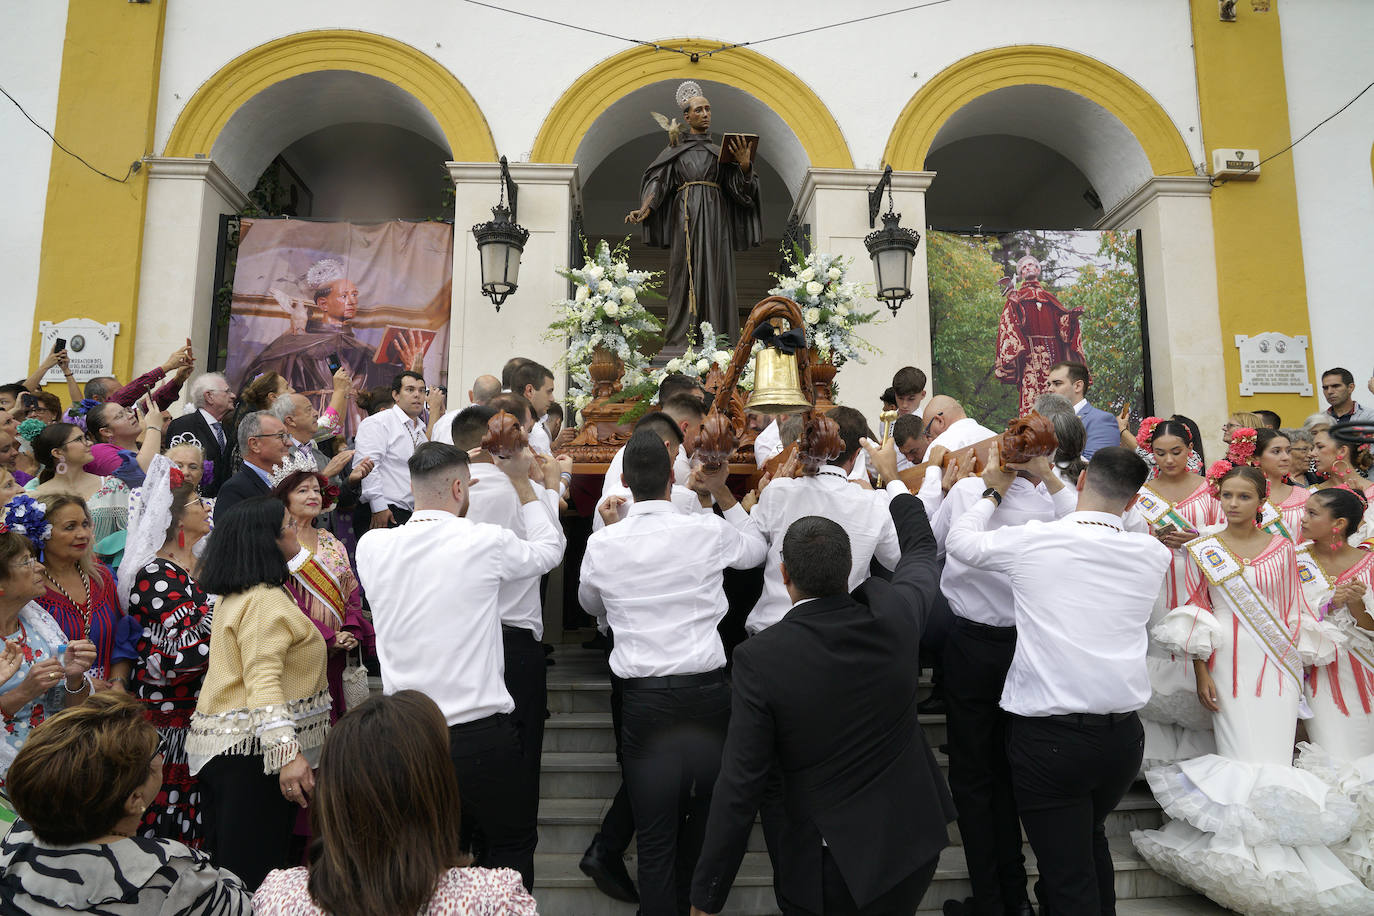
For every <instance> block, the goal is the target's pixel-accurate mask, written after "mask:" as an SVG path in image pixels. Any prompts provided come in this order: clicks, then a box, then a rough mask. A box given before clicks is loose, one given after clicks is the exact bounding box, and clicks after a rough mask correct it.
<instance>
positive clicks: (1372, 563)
mask: <svg viewBox="0 0 1374 916" xmlns="http://www.w3.org/2000/svg"><path fill="white" fill-rule="evenodd" d="M1306 549H1307V550H1308V551H1309V553H1311V554H1315V552H1316V548H1314V547H1310V546H1309V547H1307V548H1306ZM1308 570H1309V574H1308V575H1306V576H1304V577H1303V579H1304V581H1303V590H1304V592H1305V593H1306V596H1307V601H1308V604H1309V605H1310V606H1311V607H1312V608H1313V610H1314V611H1316V613H1317V615H1318V616H1320V617H1324V618H1325V620H1326V621H1327V623H1329V624H1331V625H1332V626H1333V627H1334V629H1335V634H1336V635H1335V636H1334V639H1335V641H1336V644H1337V647H1338V648H1337V653H1336V659H1335V661H1333V662H1331V663H1330V664H1328V665H1319V666H1316V667H1314V668H1312V669H1311V670H1310V671H1309V672H1308V676H1307V701H1308V704H1309V705H1310V706H1311V708H1312V718H1311V719H1309V720H1308V721H1307V735H1308V737H1309V738H1310V739H1311V742H1310V743H1303V744H1299V745H1298V766H1299V767H1301V768H1302V769H1304V770H1307V771H1308V772H1311V773H1313V774H1315V775H1317V776H1318V777H1320V778H1321V779H1322V780H1323V781H1324V782H1326V783H1327V784H1328V785H1330V786H1333V787H1334V788H1336V789H1337V790H1338V791H1340V792H1341V793H1342V794H1343V795H1345V796H1346V797H1347V798H1349V799H1350V800H1351V801H1352V802H1353V803H1354V804H1355V806H1356V809H1357V811H1358V814H1357V816H1356V820H1355V826H1354V828H1353V829H1352V830H1351V833H1350V838H1349V839H1347V840H1345V841H1344V842H1341V843H1337V844H1335V845H1334V846H1332V849H1331V851H1332V852H1334V853H1335V854H1336V856H1337V858H1339V859H1340V860H1341V861H1342V862H1344V863H1345V865H1346V866H1347V867H1348V868H1349V869H1350V870H1351V871H1352V872H1354V873H1355V874H1356V875H1358V876H1359V878H1360V880H1361V881H1363V882H1364V883H1365V886H1366V887H1371V888H1374V848H1371V837H1372V836H1374V670H1372V669H1371V667H1370V662H1371V661H1374V633H1370V632H1369V631H1367V630H1364V629H1361V628H1360V627H1359V626H1357V625H1356V623H1355V619H1354V618H1353V617H1352V616H1351V615H1350V612H1349V611H1348V610H1346V609H1345V608H1344V607H1331V606H1330V599H1331V594H1332V592H1333V590H1334V589H1335V587H1336V586H1337V585H1342V584H1344V583H1346V582H1352V581H1354V582H1360V583H1362V584H1363V585H1364V587H1365V597H1364V604H1365V607H1366V608H1374V555H1371V554H1366V555H1365V556H1364V557H1363V558H1362V559H1360V561H1359V562H1357V563H1356V564H1355V565H1354V566H1352V567H1350V569H1348V570H1346V571H1345V572H1343V573H1341V575H1340V576H1338V577H1336V578H1335V579H1331V578H1330V577H1329V576H1326V575H1325V573H1324V571H1323V570H1321V569H1320V568H1318V569H1316V570H1312V569H1311V566H1310V564H1309V566H1308Z"/></svg>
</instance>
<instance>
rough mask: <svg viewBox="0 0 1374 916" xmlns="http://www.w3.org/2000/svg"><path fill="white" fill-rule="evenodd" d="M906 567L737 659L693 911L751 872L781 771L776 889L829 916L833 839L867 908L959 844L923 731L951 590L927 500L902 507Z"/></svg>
mask: <svg viewBox="0 0 1374 916" xmlns="http://www.w3.org/2000/svg"><path fill="white" fill-rule="evenodd" d="M891 511H892V517H893V519H894V520H895V522H896V524H897V535H898V538H899V540H900V541H901V545H902V558H901V561H900V562H899V563H898V564H897V569H896V571H895V572H894V573H893V576H892V581H891V582H884V581H882V580H881V579H868V580H867V581H865V582H864V583H863V584H862V585H861V586H859V588H858V589H856V590H855V592H854V594H853V595H852V596H849V595H846V596H844V597H838V598H819V599H815V600H812V601H808V602H806V603H805V604H801V605H798V606H797V607H794V608H793V609H792V610H790V611H789V612H788V613H787V616H785V617H784V618H783V619H782V620H781V621H779V622H778V623H776V624H774V625H773V626H771V627H769V628H768V629H766V630H764V631H763V632H762V633H760V634H758V635H757V636H754V637H752V638H751V639H748V640H746V641H745V642H744V643H743V644H741V645H740V646H739V647H738V648H737V649H735V654H734V674H733V693H734V700H733V706H732V709H731V713H730V730H729V734H728V736H727V737H726V741H725V751H724V755H723V758H722V760H721V769H720V777H719V778H718V779H717V781H716V786H715V794H714V797H713V798H712V800H711V815H710V818H709V820H708V821H707V824H706V839H705V844H704V845H703V847H702V850H701V857H700V859H698V861H697V867H696V872H695V874H694V876H693V881H692V897H691V899H692V903H693V904H694V905H695V906H697V907H698V908H700V909H701V910H703V911H704V912H707V913H718V912H720V911H721V909H722V908H723V906H724V904H725V898H726V895H727V894H728V893H729V890H730V885H731V884H732V883H733V882H734V879H735V874H736V872H737V871H738V870H739V864H740V860H741V858H742V857H743V856H744V851H745V846H746V843H747V841H748V838H749V830H750V828H751V827H752V825H753V822H754V816H755V813H756V812H757V811H758V807H759V802H760V799H761V798H762V796H763V790H764V786H765V784H766V783H767V781H768V777H769V772H770V771H771V770H772V769H773V768H774V767H777V768H778V769H780V770H781V772H782V774H783V796H784V805H785V808H786V812H787V824H786V829H785V831H784V835H783V841H782V849H781V850H779V851H778V862H777V863H776V864H777V875H776V877H775V880H776V881H777V886H778V890H779V893H780V894H781V895H782V896H783V897H785V898H786V899H787V900H788V901H790V902H792V903H794V904H796V905H797V906H800V907H804V908H805V909H807V910H810V911H811V912H815V913H820V912H822V911H823V910H824V898H823V894H822V888H821V848H822V847H821V839H822V838H824V839H825V842H826V843H827V844H828V846H829V849H830V854H831V856H832V857H833V859H834V860H835V864H836V865H837V866H838V867H839V869H840V873H841V874H842V875H843V876H844V880H845V883H846V884H847V885H848V886H849V892H850V894H852V895H853V897H854V900H855V902H856V903H857V904H858V905H859V906H864V905H865V904H867V903H868V902H870V901H872V900H873V899H874V898H876V897H878V896H879V895H881V894H882V893H884V892H885V891H888V890H890V889H891V888H892V887H893V886H894V885H896V884H897V883H898V882H899V881H901V880H902V879H904V878H906V877H908V876H909V875H910V874H911V873H912V872H913V871H915V870H916V869H917V868H920V867H921V866H923V865H925V864H926V863H928V862H930V861H931V860H932V859H934V858H935V857H936V856H938V855H939V854H940V850H941V849H943V848H944V847H945V846H946V845H948V843H949V837H948V832H947V829H946V825H947V824H948V823H949V822H950V821H951V820H953V819H954V803H953V801H952V800H951V799H950V795H949V790H948V788H946V786H945V782H944V778H943V777H942V775H941V774H940V770H939V768H938V767H937V766H936V764H935V757H934V755H933V754H932V753H931V752H930V748H929V746H928V745H927V744H926V740H925V735H924V733H923V732H922V731H921V727H920V724H919V723H918V722H917V719H916V688H917V681H918V679H919V677H920V665H919V663H918V662H917V655H918V652H919V647H920V641H921V631H922V629H923V627H924V625H925V620H926V617H927V615H928V614H929V611H930V607H931V603H932V601H934V600H935V595H936V593H937V592H938V591H939V587H940V575H939V569H938V566H937V562H936V552H935V538H934V536H933V535H932V534H931V530H930V523H929V521H928V520H927V518H926V514H925V509H924V508H923V507H922V506H921V503H920V501H919V500H918V499H916V497H914V496H910V495H905V494H903V495H900V496H897V497H896V498H894V499H893V500H892V508H891Z"/></svg>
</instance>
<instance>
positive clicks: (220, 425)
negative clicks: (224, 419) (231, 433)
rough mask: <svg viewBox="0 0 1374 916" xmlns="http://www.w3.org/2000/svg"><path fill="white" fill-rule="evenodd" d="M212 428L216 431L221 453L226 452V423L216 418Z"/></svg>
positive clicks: (216, 439)
mask: <svg viewBox="0 0 1374 916" xmlns="http://www.w3.org/2000/svg"><path fill="white" fill-rule="evenodd" d="M210 428H211V429H212V430H214V431H215V441H216V442H218V443H219V450H220V453H221V454H223V453H224V424H223V423H220V422H219V421H218V420H216V421H215V422H214V423H213V424H212V425H211V426H210Z"/></svg>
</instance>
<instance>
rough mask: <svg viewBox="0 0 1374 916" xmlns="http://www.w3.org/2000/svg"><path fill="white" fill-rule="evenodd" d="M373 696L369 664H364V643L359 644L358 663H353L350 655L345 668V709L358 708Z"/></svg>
mask: <svg viewBox="0 0 1374 916" xmlns="http://www.w3.org/2000/svg"><path fill="white" fill-rule="evenodd" d="M371 696H372V690H371V688H369V687H368V685H367V666H366V665H364V664H363V649H362V644H361V643H359V645H358V659H357V664H354V663H353V656H352V654H351V653H350V654H349V656H348V664H347V665H346V666H345V667H344V670H343V699H344V706H345V711H347V710H349V709H357V708H358V707H359V706H361V705H363V704H364V703H366V702H367V701H368V698H369V697H371Z"/></svg>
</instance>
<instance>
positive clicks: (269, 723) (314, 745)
mask: <svg viewBox="0 0 1374 916" xmlns="http://www.w3.org/2000/svg"><path fill="white" fill-rule="evenodd" d="M330 705H331V701H330V699H329V691H328V690H327V689H326V690H321V691H320V692H319V693H317V694H315V695H314V696H311V697H306V698H305V699H301V700H292V701H290V702H289V703H285V704H282V705H272V706H263V707H260V708H257V709H231V710H228V711H226V712H221V713H215V714H213V715H206V714H204V713H201V712H199V711H197V712H196V713H195V715H193V716H192V717H191V727H190V733H189V734H188V735H187V737H186V757H187V760H188V762H189V763H190V766H191V772H192V773H193V774H194V773H198V772H200V769H201V767H203V766H205V764H207V763H209V762H210V760H212V759H213V758H215V757H218V756H219V755H221V754H241V755H245V756H248V755H253V754H261V755H262V763H263V772H264V773H275V772H277V771H278V770H280V769H281V768H282V767H283V766H285V765H286V764H287V763H289V762H290V761H291V760H292V759H293V758H294V757H295V756H296V754H298V753H299V754H303V755H305V758H306V760H308V761H309V762H310V764H311V766H314V765H315V763H316V761H317V758H318V756H319V749H320V746H321V745H322V744H324V739H325V735H326V734H328V732H329V709H330Z"/></svg>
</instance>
